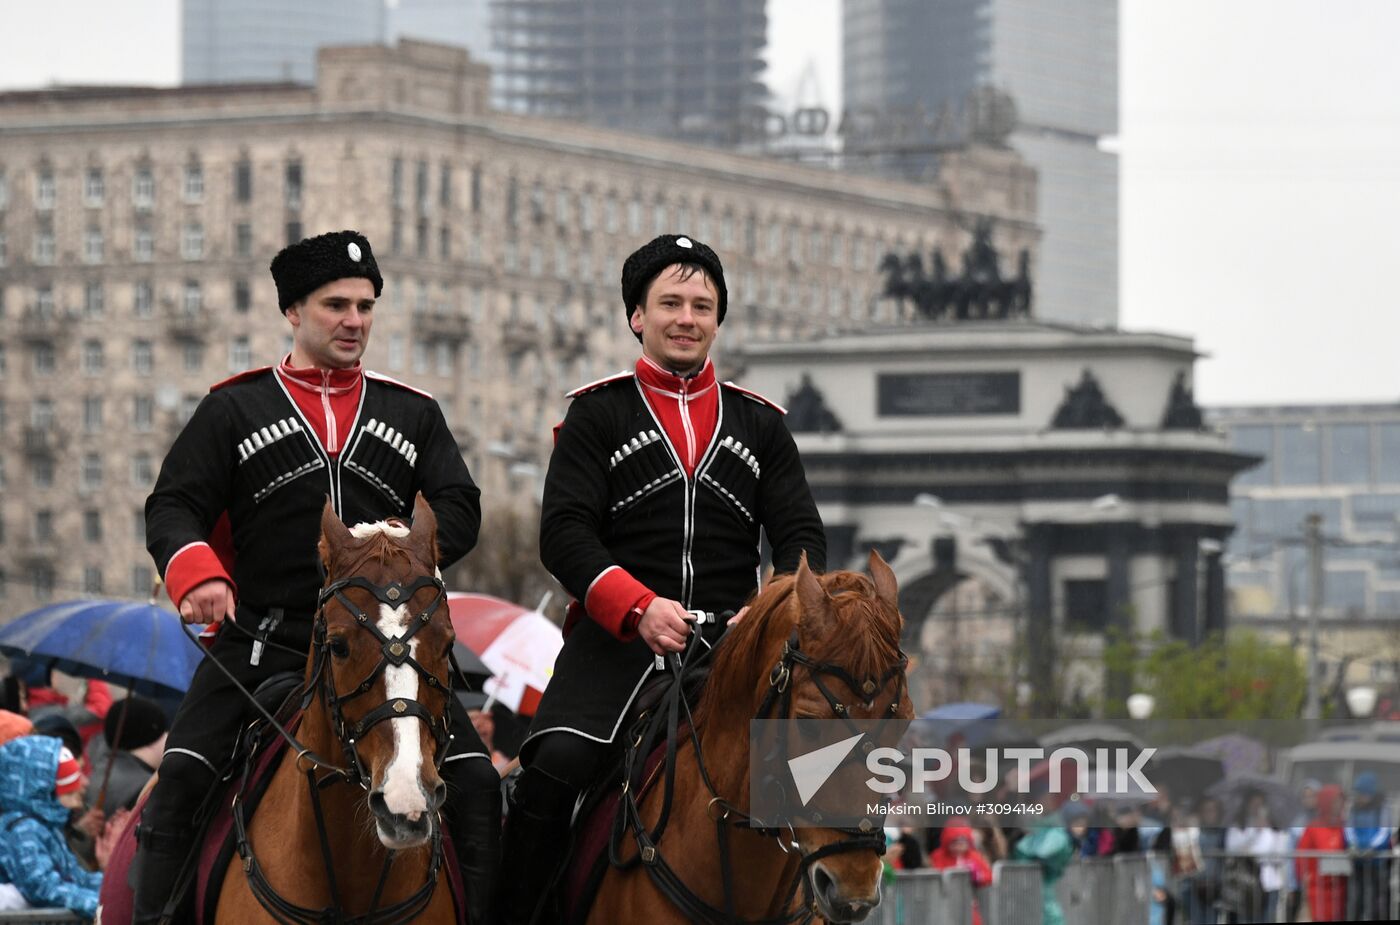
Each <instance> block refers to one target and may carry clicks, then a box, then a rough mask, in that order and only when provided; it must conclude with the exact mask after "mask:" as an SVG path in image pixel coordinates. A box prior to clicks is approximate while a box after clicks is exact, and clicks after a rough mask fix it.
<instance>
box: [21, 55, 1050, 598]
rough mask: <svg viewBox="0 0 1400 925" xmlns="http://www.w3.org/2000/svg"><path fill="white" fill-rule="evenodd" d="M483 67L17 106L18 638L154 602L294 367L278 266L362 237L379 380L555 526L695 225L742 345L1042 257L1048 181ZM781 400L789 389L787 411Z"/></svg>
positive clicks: (410, 68)
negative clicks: (440, 423)
mask: <svg viewBox="0 0 1400 925" xmlns="http://www.w3.org/2000/svg"><path fill="white" fill-rule="evenodd" d="M488 83H489V73H488V71H487V69H486V68H485V67H484V66H482V65H480V64H477V63H475V62H473V61H472V60H470V59H469V58H468V56H467V55H466V53H465V52H463V51H461V50H459V49H454V48H449V47H446V46H439V45H432V44H427V43H420V42H411V41H401V42H400V43H399V44H398V45H397V46H394V47H383V46H368V47H342V48H332V49H325V50H323V51H322V52H321V53H320V57H319V60H318V73H317V80H316V83H315V85H313V86H307V85H299V84H239V85H212V86H191V87H180V88H168V89H167V88H161V89H156V88H127V87H110V88H109V87H102V88H59V89H51V90H40V91H32V92H15V93H0V435H3V441H0V586H3V587H4V592H5V593H4V595H3V597H0V600H2V601H3V605H0V621H3V620H6V619H10V618H12V617H14V616H15V615H17V614H19V613H22V612H23V611H25V610H26V609H28V608H30V607H32V606H35V605H36V604H37V603H41V602H43V601H46V600H61V599H64V598H71V597H78V596H83V595H89V594H102V595H105V596H112V597H144V596H145V595H146V594H148V593H149V589H150V586H151V581H152V578H153V575H152V566H151V563H150V560H149V558H148V556H147V555H146V552H145V549H144V536H143V533H144V529H143V523H144V521H143V515H142V506H143V504H144V501H145V497H146V495H147V493H148V492H149V490H150V487H151V485H152V483H153V481H154V477H155V473H156V471H157V470H158V468H159V465H160V461H161V459H162V457H163V456H164V453H165V451H166V449H167V447H168V446H169V444H170V442H171V440H172V439H173V438H174V436H175V434H177V433H178V431H179V428H180V427H181V426H182V424H183V422H184V421H185V420H186V419H187V418H188V416H189V415H190V414H191V412H192V410H193V408H194V407H195V406H196V405H197V404H198V402H199V400H200V398H201V396H202V395H203V394H204V393H205V392H206V391H207V389H208V387H209V385H210V384H211V383H214V382H217V381H219V380H221V379H224V378H226V377H227V376H229V375H230V374H232V373H234V372H238V371H240V370H243V369H246V368H249V367H252V366H257V365H263V364H267V363H272V362H276V361H277V360H278V359H279V358H280V356H281V355H282V354H283V353H284V352H285V351H286V350H287V349H288V345H289V342H290V338H289V328H288V326H287V325H286V324H285V322H283V320H282V319H281V318H280V317H279V316H278V313H277V309H276V295H275V290H274V287H273V283H272V279H271V277H270V275H269V273H268V270H267V265H268V262H269V261H270V259H271V257H272V255H273V254H274V253H275V252H276V251H277V250H278V249H280V248H281V247H282V246H283V245H284V244H286V243H287V242H288V241H294V240H298V239H300V238H301V237H303V236H306V235H310V234H315V233H320V232H322V231H327V230H333V229H339V228H346V227H353V228H358V229H359V230H361V231H363V232H364V233H365V234H366V235H367V236H368V237H369V239H370V240H371V242H372V243H373V244H374V247H375V252H376V256H377V258H378V260H379V264H380V267H381V270H382V272H383V274H384V277H385V292H384V295H383V298H382V300H381V307H380V309H379V310H378V311H377V312H376V318H377V322H376V324H375V329H374V336H373V339H372V345H371V347H370V350H369V353H368V355H367V358H366V360H367V363H368V365H369V366H370V367H371V368H374V369H378V370H380V371H383V372H385V373H387V374H389V375H392V376H398V377H402V378H404V379H406V380H407V381H409V382H411V383H413V384H415V385H417V386H419V387H422V388H424V389H427V390H428V391H431V392H432V393H434V395H435V396H437V398H438V399H439V401H440V402H441V403H442V406H443V409H444V412H445V413H446V415H447V419H448V421H449V423H450V424H451V426H452V429H453V431H454V433H455V435H456V437H457V440H458V442H459V444H460V445H461V448H462V452H463V454H464V456H465V457H466V458H467V461H468V464H469V466H470V467H471V470H472V472H473V473H474V475H475V477H476V478H477V480H478V482H480V484H481V486H482V489H483V493H484V496H485V498H486V505H487V508H488V522H487V525H486V530H485V532H484V534H483V543H490V542H491V522H490V511H492V510H501V509H510V508H513V509H515V510H517V511H521V512H524V514H525V515H526V516H529V515H530V511H531V505H532V504H533V503H534V501H533V499H534V498H535V497H536V496H537V492H538V489H539V482H540V479H541V478H542V473H543V469H544V466H545V464H546V463H547V460H548V454H549V448H550V431H551V427H552V425H553V424H554V423H555V422H556V421H558V420H559V419H560V417H561V416H562V414H563V412H564V409H565V399H564V397H563V394H564V392H565V391H566V390H567V389H568V388H571V387H573V386H575V385H578V384H580V383H583V382H587V381H589V380H590V379H593V378H597V377H599V376H602V375H604V374H606V373H608V372H611V371H613V370H616V369H620V368H623V367H625V366H628V365H630V363H631V362H632V360H633V359H634V358H635V356H636V353H637V346H636V342H635V341H634V340H633V338H632V335H631V333H630V332H629V331H628V330H627V329H626V328H625V326H624V323H623V317H622V313H621V311H620V310H619V309H620V306H619V304H618V302H619V295H618V278H619V275H620V270H621V264H622V260H623V259H624V258H625V256H626V255H627V254H628V253H630V252H631V251H632V250H633V249H634V248H635V247H636V246H637V245H639V244H640V243H642V242H644V241H646V240H648V239H649V238H650V237H652V236H653V235H654V234H657V233H661V232H667V231H684V232H687V233H690V234H693V235H694V236H696V237H698V238H700V239H701V240H704V241H707V242H709V243H711V244H712V245H713V246H714V247H715V248H716V250H718V251H719V253H720V254H721V256H722V257H723V259H724V261H725V267H726V275H727V278H728V284H729V289H730V304H731V310H730V313H729V316H728V321H727V323H726V325H725V328H724V330H723V332H722V336H721V340H720V343H719V347H718V349H717V353H716V359H717V361H718V362H719V364H720V365H721V370H722V372H723V373H724V374H725V375H727V376H733V375H735V374H737V373H740V372H741V370H737V369H734V368H727V367H725V366H724V357H723V351H724V346H725V342H726V341H728V342H729V343H739V342H743V341H746V340H750V339H757V338H767V339H771V338H789V337H805V336H809V335H812V334H815V333H819V332H827V331H833V330H836V329H839V328H842V327H845V326H847V325H860V324H863V323H865V322H867V321H871V320H879V321H891V320H895V319H893V318H890V317H887V316H888V314H889V313H890V311H891V308H890V305H891V304H892V303H891V302H890V300H888V299H885V300H882V299H879V298H878V296H879V291H880V287H881V275H880V273H879V270H878V264H879V261H880V259H881V257H882V256H883V255H884V254H886V253H890V252H896V253H900V254H908V253H914V252H922V253H923V254H925V255H928V254H929V253H930V252H931V251H933V250H935V249H937V250H940V251H941V252H942V253H943V254H944V255H945V256H946V257H948V258H949V259H950V260H952V261H956V259H957V255H958V254H961V253H962V252H963V250H964V249H965V248H966V247H967V245H968V242H969V241H970V240H971V239H972V235H973V231H974V228H975V227H976V226H977V224H978V223H979V222H981V221H983V220H988V219H989V220H991V221H992V223H993V227H994V235H995V238H996V241H997V245H998V247H999V248H1000V249H1002V250H1003V251H1006V252H1011V253H1014V252H1017V251H1019V250H1021V249H1023V248H1029V249H1031V250H1032V251H1034V248H1035V243H1036V240H1037V234H1038V232H1037V228H1036V225H1035V221H1034V215H1033V208H1034V207H1033V203H1034V201H1035V179H1034V173H1033V172H1032V171H1031V170H1029V169H1028V168H1027V167H1026V166H1025V165H1024V163H1023V162H1022V161H1021V160H1020V159H1019V158H1018V157H1017V156H1016V155H1015V154H1014V153H1012V152H1010V151H1008V150H1004V149H997V148H970V149H968V150H966V151H963V152H957V153H954V154H950V155H949V156H948V157H947V158H946V159H945V163H944V167H943V172H942V174H941V175H940V177H939V179H938V180H937V182H935V183H930V184H926V185H919V186H915V185H909V184H903V183H898V182H893V181H887V180H880V179H874V178H866V177H855V176H850V175H846V174H841V173H836V172H832V171H827V170H822V169H817V168H806V167H797V166H793V165H790V164H785V163H780V162H777V161H768V160H763V159H758V158H752V157H744V156H740V155H736V154H730V153H725V152H721V151H715V150H709V149H703V148H696V147H691V146H687V145H684V144H680V143H676V142H669V141H663V140H657V139H651V138H640V137H634V136H630V135H625V134H621V133H617V132H612V131H607V130H603V129H598V128H591V127H586V126H582V125H575V124H570V123H567V122H561V121H557V120H550V119H543V118H534V117H526V116H519V115H512V114H507V113H502V112H496V111H492V110H491V109H490V107H489V88H488ZM774 397H775V398H776V399H777V400H779V401H781V400H782V399H783V396H774Z"/></svg>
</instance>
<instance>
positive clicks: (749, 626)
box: [695, 571, 902, 724]
mask: <svg viewBox="0 0 1400 925" xmlns="http://www.w3.org/2000/svg"><path fill="white" fill-rule="evenodd" d="M816 577H817V580H818V581H819V582H820V583H821V585H822V587H823V588H824V589H825V590H826V592H827V594H828V595H830V596H831V598H832V604H833V606H832V616H833V625H831V626H828V627H825V628H824V630H823V631H822V632H821V633H820V634H819V635H814V634H813V633H812V632H811V631H810V630H808V631H806V632H804V633H803V634H802V636H801V639H800V642H801V645H802V651H803V652H804V653H805V654H806V655H808V656H810V657H811V658H814V659H816V660H817V661H823V662H832V663H835V664H840V665H842V666H844V667H845V668H846V670H847V671H849V672H850V673H851V675H852V676H853V677H857V678H862V677H870V676H875V677H878V676H880V675H882V674H883V673H884V672H885V671H886V670H888V669H889V667H890V666H891V665H893V664H894V663H895V662H897V661H898V660H899V657H900V650H899V638H900V630H901V623H902V618H901V617H900V615H899V613H898V611H892V610H891V608H888V607H886V606H884V605H883V604H882V603H881V602H880V600H879V599H878V598H877V597H876V596H875V584H874V582H872V581H871V580H870V579H869V578H868V577H866V576H865V575H862V574H860V573H859V572H851V571H836V572H828V573H827V574H825V575H818V576H816ZM796 582H797V579H796V576H794V575H781V576H777V577H775V578H773V579H772V580H771V581H769V582H768V585H767V586H766V587H764V588H763V590H761V591H760V592H759V593H758V595H757V596H756V597H754V598H753V600H752V602H751V603H750V604H749V612H748V613H747V614H745V615H744V619H743V620H741V621H740V622H739V625H738V626H735V627H733V628H732V629H731V630H730V631H729V632H728V634H727V635H726V636H725V638H724V641H723V643H721V644H720V646H719V647H718V648H717V649H716V650H715V654H714V665H713V667H712V668H711V670H710V677H709V680H708V681H706V683H705V689H704V693H703V694H702V695H701V697H700V702H699V704H698V705H697V706H696V709H695V722H696V723H697V724H703V723H704V720H705V717H706V716H708V715H709V714H710V713H711V712H712V711H723V710H731V711H732V710H734V709H736V708H737V705H738V704H748V703H749V702H750V701H751V700H752V699H753V697H754V696H755V695H756V694H757V692H758V690H759V685H760V684H767V679H768V672H769V671H770V670H771V669H772V667H773V665H774V664H775V663H776V662H777V660H778V657H779V654H780V652H781V649H782V644H783V643H784V642H786V641H787V639H788V637H789V636H791V635H792V631H793V629H794V627H796V626H797V624H798V621H799V619H800V605H799V604H798V602H797V595H796V593H795V589H796Z"/></svg>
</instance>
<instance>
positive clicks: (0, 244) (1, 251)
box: [0, 231, 9, 267]
mask: <svg viewBox="0 0 1400 925" xmlns="http://www.w3.org/2000/svg"><path fill="white" fill-rule="evenodd" d="M8 258H9V249H8V248H7V247H6V245H5V232H3V231H0V267H3V266H4V265H5V264H6V263H8V262H9V260H8Z"/></svg>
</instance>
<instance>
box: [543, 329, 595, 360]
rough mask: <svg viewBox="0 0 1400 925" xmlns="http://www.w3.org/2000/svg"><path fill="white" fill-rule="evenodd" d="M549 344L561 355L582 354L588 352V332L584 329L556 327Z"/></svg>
mask: <svg viewBox="0 0 1400 925" xmlns="http://www.w3.org/2000/svg"><path fill="white" fill-rule="evenodd" d="M550 342H551V344H552V346H553V347H554V349H555V350H558V351H560V352H562V353H576V354H582V353H586V352H587V351H588V331H587V330H586V329H584V328H574V327H565V326H563V325H559V326H556V327H555V328H554V330H553V332H552V333H551V338H550Z"/></svg>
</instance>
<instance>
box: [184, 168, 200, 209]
mask: <svg viewBox="0 0 1400 925" xmlns="http://www.w3.org/2000/svg"><path fill="white" fill-rule="evenodd" d="M203 200H204V167H203V166H202V165H200V164H186V165H185V202H202V201H203Z"/></svg>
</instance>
